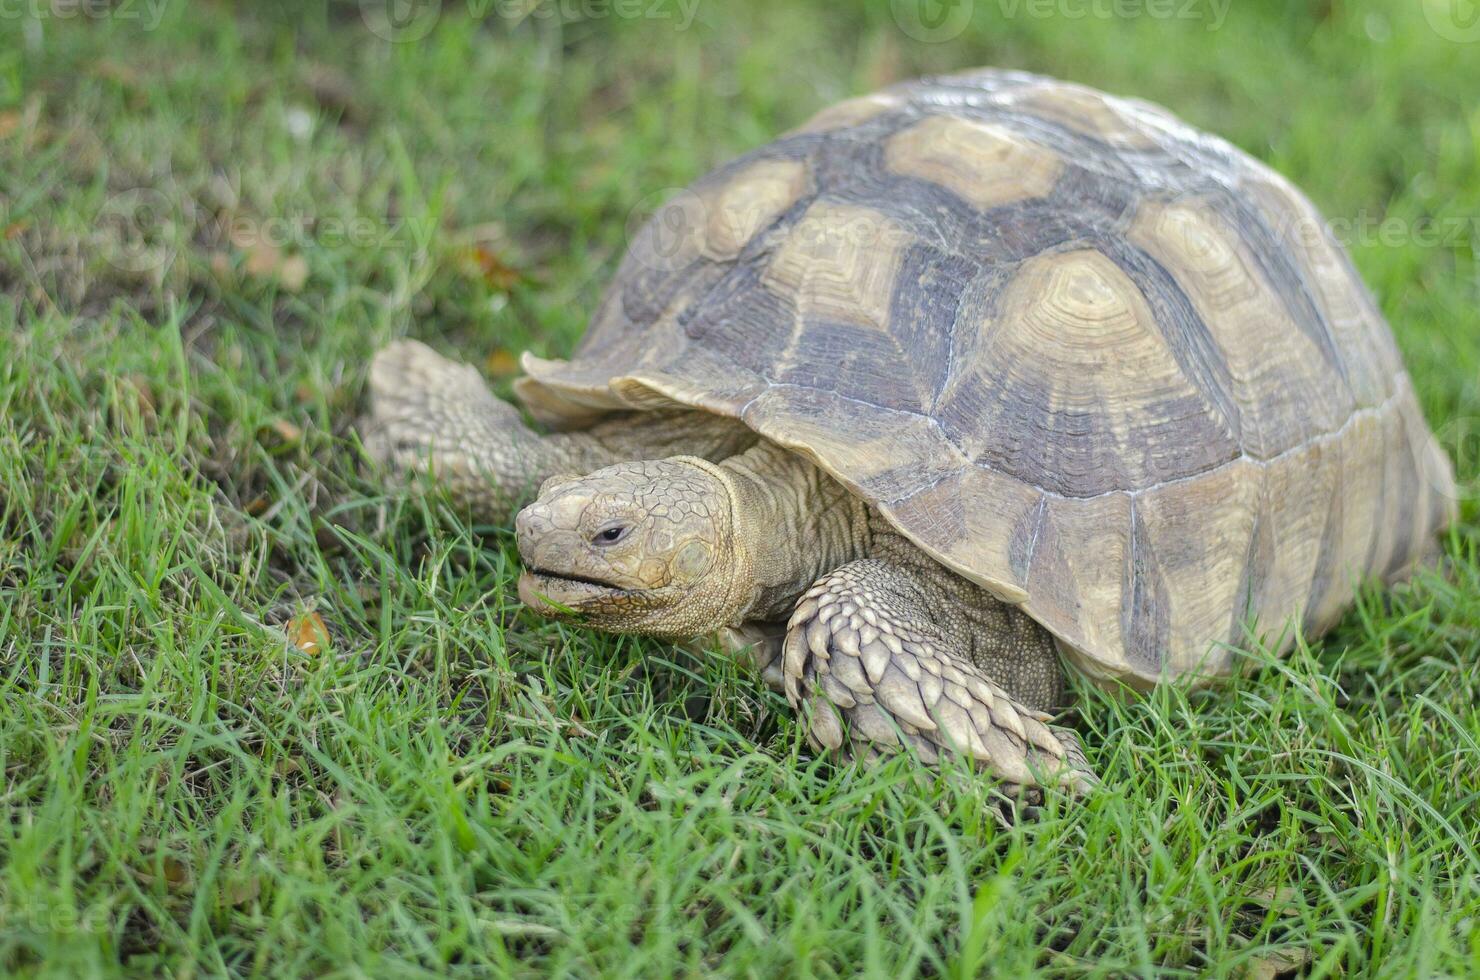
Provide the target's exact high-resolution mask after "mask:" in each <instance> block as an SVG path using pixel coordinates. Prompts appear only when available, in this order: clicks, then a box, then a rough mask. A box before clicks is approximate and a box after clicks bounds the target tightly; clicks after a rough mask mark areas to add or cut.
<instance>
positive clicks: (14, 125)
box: [0, 109, 21, 140]
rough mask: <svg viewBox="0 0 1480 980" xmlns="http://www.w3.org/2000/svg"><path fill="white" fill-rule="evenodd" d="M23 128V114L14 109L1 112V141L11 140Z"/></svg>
mask: <svg viewBox="0 0 1480 980" xmlns="http://www.w3.org/2000/svg"><path fill="white" fill-rule="evenodd" d="M20 128H21V114H20V113H19V112H16V111H15V110H14V109H8V110H6V111H5V112H0V140H3V139H9V138H10V137H11V136H12V135H14V134H15V131H16V130H17V129H20Z"/></svg>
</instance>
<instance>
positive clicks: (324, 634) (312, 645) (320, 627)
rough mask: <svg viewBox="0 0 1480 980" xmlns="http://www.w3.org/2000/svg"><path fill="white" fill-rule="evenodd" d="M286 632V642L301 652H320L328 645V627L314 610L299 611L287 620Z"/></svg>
mask: <svg viewBox="0 0 1480 980" xmlns="http://www.w3.org/2000/svg"><path fill="white" fill-rule="evenodd" d="M287 633H288V642H289V643H291V644H293V648H294V649H295V650H299V651H302V652H303V653H307V654H315V653H322V652H323V651H324V650H326V649H328V647H329V627H327V626H325V625H324V619H323V617H322V616H320V615H319V614H318V613H316V612H304V613H299V614H298V615H297V616H294V617H293V618H292V619H290V620H288V625H287Z"/></svg>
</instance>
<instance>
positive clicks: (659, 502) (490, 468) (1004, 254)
mask: <svg viewBox="0 0 1480 980" xmlns="http://www.w3.org/2000/svg"><path fill="white" fill-rule="evenodd" d="M522 367H523V369H524V377H522V378H520V379H519V380H518V381H517V382H516V394H517V395H518V397H519V399H520V400H521V401H522V402H523V403H524V405H525V406H526V407H527V409H528V411H529V413H530V414H531V416H532V417H533V418H534V419H535V420H536V421H537V422H538V423H541V424H542V425H543V426H544V428H545V433H544V434H538V433H537V432H536V431H535V430H534V429H532V428H530V427H529V426H527V425H526V424H525V422H524V421H523V419H522V417H521V414H520V412H519V411H518V410H517V409H516V408H515V407H513V406H512V405H510V404H509V403H507V402H504V401H501V400H499V399H497V398H495V397H494V396H493V395H492V394H490V393H489V391H488V389H487V388H486V386H485V385H484V383H483V382H482V380H480V377H479V375H478V373H477V372H476V371H475V370H474V369H472V368H470V367H466V366H460V365H458V364H456V363H454V362H452V361H450V360H447V359H445V358H443V357H442V356H441V355H438V354H436V353H434V352H433V351H432V350H431V349H430V348H428V347H425V346H423V345H421V344H419V343H417V342H414V341H400V342H397V343H394V344H392V345H391V346H389V347H387V348H385V349H384V350H382V351H381V352H380V353H379V354H378V355H377V356H376V357H375V359H374V361H373V363H372V365H371V369H370V378H369V389H370V409H369V412H368V414H367V416H366V418H365V420H364V422H363V423H362V431H363V434H364V441H365V444H366V446H367V449H368V451H369V453H370V454H371V455H372V456H373V457H374V458H376V459H378V460H380V461H381V462H382V463H384V464H385V465H386V466H387V467H388V468H389V470H390V471H392V473H393V474H394V475H395V476H397V478H399V479H401V480H405V479H408V478H412V477H416V476H417V475H423V476H424V475H426V474H432V475H433V476H434V477H435V479H436V481H437V482H439V483H441V484H443V485H444V486H445V487H446V491H447V492H448V493H450V494H451V496H452V497H453V499H454V500H456V501H457V502H459V503H461V504H462V505H464V506H466V507H468V508H469V509H471V510H472V511H473V512H474V513H475V514H476V515H477V516H479V517H481V518H483V519H486V520H490V521H493V522H503V523H507V521H508V520H509V518H510V517H511V516H512V515H513V514H514V510H515V507H516V505H517V504H518V503H519V502H520V501H521V500H523V499H526V496H527V494H528V493H529V492H531V491H534V490H536V488H537V494H536V497H535V499H534V502H532V503H530V504H529V505H528V506H526V507H524V508H523V509H522V510H519V511H518V514H517V518H516V520H515V530H516V533H517V541H518V549H519V554H520V556H521V559H522V561H523V564H524V566H525V570H524V572H523V574H522V575H521V577H520V580H519V586H518V590H519V596H520V598H521V600H522V601H523V602H524V603H526V604H527V605H528V606H530V607H531V608H533V609H534V610H536V611H537V612H539V613H542V614H545V615H549V616H556V617H563V618H568V619H574V620H579V621H581V622H584V623H587V624H589V625H590V626H592V627H594V628H597V629H604V630H610V631H616V632H622V633H632V634H644V635H649V636H656V637H663V638H670V639H675V640H676V639H682V638H691V637H704V636H711V635H714V636H718V637H719V638H720V641H721V643H722V644H723V645H724V646H725V647H726V648H728V649H731V650H736V651H746V652H748V654H749V656H750V657H751V658H752V659H753V661H754V663H755V665H756V667H757V668H758V669H759V670H760V671H761V674H762V676H763V677H764V678H765V679H766V680H767V682H769V683H770V684H772V685H774V686H779V687H780V688H782V689H783V690H784V691H785V694H786V697H787V699H788V700H789V702H790V703H791V705H792V706H793V708H795V709H796V710H797V711H798V712H799V714H800V716H801V718H802V719H803V724H804V726H805V728H806V731H807V736H808V739H809V741H810V742H811V744H812V745H813V746H814V748H815V749H817V750H818V751H831V752H836V753H839V754H840V755H842V756H844V757H848V756H852V757H857V758H860V759H865V760H869V759H877V758H880V757H886V756H889V755H892V754H895V753H898V752H901V751H910V752H913V753H914V755H915V756H916V758H918V760H920V761H921V762H922V763H924V764H927V765H929V764H934V763H937V762H938V761H939V760H941V759H942V758H943V757H946V756H948V755H955V756H959V755H961V754H964V755H965V756H968V757H969V758H970V759H971V760H973V761H974V762H975V763H976V764H978V766H979V767H980V768H981V769H983V770H985V771H986V772H987V773H988V774H990V775H994V776H997V777H1000V778H1001V779H1003V780H1005V781H1007V782H1009V783H1016V784H1019V785H1023V786H1045V785H1062V786H1066V787H1069V788H1070V789H1072V790H1082V789H1084V788H1086V787H1088V786H1089V785H1090V784H1091V783H1092V781H1093V778H1094V777H1093V774H1092V772H1091V770H1090V768H1089V766H1088V765H1087V764H1086V762H1085V758H1084V755H1083V753H1082V751H1081V749H1080V747H1079V745H1078V743H1077V740H1076V739H1075V736H1074V733H1073V732H1072V731H1069V730H1068V729H1067V728H1064V727H1056V726H1054V725H1053V724H1052V723H1051V722H1052V715H1051V714H1050V712H1052V711H1054V710H1055V709H1058V708H1061V707H1062V706H1063V702H1064V700H1065V698H1066V675H1065V668H1066V665H1067V666H1072V667H1074V668H1077V669H1078V670H1080V671H1081V672H1083V673H1084V674H1086V675H1088V677H1090V678H1091V679H1092V680H1094V681H1097V682H1100V683H1107V684H1121V685H1130V686H1132V687H1146V686H1149V685H1152V684H1156V683H1159V682H1162V681H1166V680H1171V679H1181V680H1182V681H1184V682H1187V683H1200V682H1203V681H1206V680H1209V679H1211V678H1215V677H1218V676H1220V675H1225V674H1229V673H1231V672H1233V671H1234V670H1235V668H1236V665H1237V664H1238V663H1239V662H1240V659H1239V658H1237V657H1236V655H1235V651H1236V650H1237V649H1238V648H1240V647H1241V646H1245V645H1248V644H1250V643H1263V644H1267V645H1268V647H1269V648H1270V649H1273V650H1275V651H1276V652H1280V651H1284V650H1286V649H1288V648H1289V646H1290V645H1291V643H1292V641H1293V639H1294V636H1295V635H1296V633H1297V632H1300V631H1303V633H1304V634H1305V635H1307V636H1314V635H1317V634H1319V633H1320V632H1321V631H1323V630H1325V629H1326V628H1328V627H1329V626H1331V625H1332V624H1333V622H1334V621H1336V619H1337V618H1338V617H1339V616H1340V615H1341V614H1342V612H1343V610H1345V609H1346V608H1347V606H1348V605H1349V603H1350V602H1351V601H1352V599H1353V597H1354V594H1355V590H1356V588H1357V587H1358V585H1359V584H1360V582H1361V581H1363V580H1371V579H1377V580H1384V581H1390V580H1393V579H1395V578H1396V577H1398V576H1400V575H1403V574H1405V573H1406V571H1407V570H1408V569H1409V568H1410V567H1411V566H1412V565H1413V564H1414V563H1415V562H1416V561H1417V560H1418V559H1419V558H1420V557H1421V555H1422V554H1423V553H1424V552H1425V549H1426V548H1428V547H1431V546H1432V545H1433V542H1434V538H1435V536H1436V534H1437V532H1438V531H1440V530H1441V529H1443V528H1444V527H1445V526H1446V525H1447V524H1448V523H1449V522H1450V521H1451V520H1452V517H1453V504H1452V501H1453V500H1454V493H1453V484H1452V472H1451V470H1450V467H1449V462H1448V460H1447V458H1446V457H1445V456H1444V454H1443V452H1442V451H1441V450H1440V449H1439V448H1438V445H1437V443H1436V441H1435V439H1434V438H1433V436H1432V434H1431V432H1430V430H1429V428H1428V427H1427V425H1426V423H1425V421H1424V418H1423V415H1422V412H1421V410H1420V408H1419V406H1418V404H1417V401H1416V399H1415V395H1414V391H1413V388H1412V386H1411V384H1410V381H1409V378H1408V375H1407V374H1406V372H1405V370H1404V366H1403V362H1402V360H1401V357H1400V355H1399V352H1398V350H1397V348H1396V346H1395V344H1394V341H1393V337H1392V335H1391V333H1390V331H1389V328H1388V326H1387V325H1386V323H1385V321H1384V319H1383V317H1382V315H1381V314H1380V313H1379V311H1378V309H1377V307H1376V305H1375V303H1374V301H1373V299H1372V298H1371V296H1370V295H1369V294H1368V292H1367V291H1366V289H1365V288H1364V286H1363V285H1362V283H1361V281H1360V279H1359V277H1358V275H1357V273H1356V271H1355V270H1354V267H1353V265H1352V263H1351V262H1350V260H1349V258H1348V257H1347V255H1346V254H1345V253H1344V251H1343V249H1342V248H1341V247H1340V245H1339V244H1338V243H1337V242H1336V241H1335V240H1334V239H1333V237H1332V236H1331V235H1330V234H1329V233H1328V230H1327V226H1326V225H1325V224H1324V223H1323V221H1322V220H1321V218H1320V216H1319V214H1318V213H1317V211H1316V209H1315V208H1314V206H1313V205H1312V204H1311V202H1310V201H1309V200H1308V199H1307V198H1306V197H1305V196H1304V195H1303V194H1302V193H1301V192H1299V191H1298V190H1297V189H1295V188H1294V187H1293V186H1292V185H1291V184H1290V183H1289V182H1287V181H1286V180H1285V179H1284V178H1282V177H1281V176H1280V175H1279V174H1277V173H1275V172H1274V171H1273V170H1271V169H1270V168H1269V167H1267V166H1265V165H1264V164H1262V163H1260V162H1259V161H1257V160H1255V159H1253V158H1252V157H1250V156H1248V155H1246V154H1244V153H1243V152H1241V151H1239V150H1237V149H1235V148H1234V147H1233V146H1231V145H1230V144H1228V143H1226V142H1224V141H1223V140H1221V139H1218V138H1216V137H1213V136H1210V135H1206V134H1204V133H1201V132H1199V131H1197V130H1195V129H1193V128H1191V127H1190V126H1188V125H1186V124H1184V123H1182V122H1180V121H1178V120H1177V119H1176V118H1174V117H1173V116H1172V115H1171V114H1170V113H1168V112H1167V111H1166V110H1165V109H1162V108H1159V107H1157V106H1154V105H1151V104H1148V103H1146V102H1143V101H1138V100H1132V99H1126V98H1118V97H1112V96H1109V95H1105V94H1102V93H1100V92H1098V91H1095V90H1093V89H1090V88H1087V87H1083V86H1080V85H1077V84H1070V83H1065V82H1060V81H1056V80H1052V79H1049V78H1044V77H1039V76H1035V75H1030V74H1025V73H1020V72H1012V71H1000V70H979V71H975V72H970V73H966V74H959V75H951V76H943V77H934V78H926V79H922V80H918V81H914V82H909V83H905V84H901V85H897V86H894V87H891V88H886V89H884V90H883V91H880V92H878V93H876V94H873V95H869V96H865V97H861V98H856V99H852V100H850V101H846V102H843V103H841V104H839V105H835V106H833V107H832V108H829V109H826V110H824V111H822V112H821V113H820V114H818V115H817V116H815V117H813V118H812V119H811V121H809V122H808V123H806V124H805V125H803V126H802V127H801V128H800V129H797V130H795V131H793V132H791V133H789V134H787V135H785V136H783V137H782V138H780V139H779V140H777V141H775V142H773V143H771V144H769V145H767V146H764V147H762V148H760V149H758V150H756V151H754V152H752V153H749V154H747V155H745V156H742V157H740V158H739V159H737V160H735V161H733V162H731V163H729V164H726V165H724V166H722V167H720V168H719V169H717V170H715V171H713V172H712V173H710V174H709V175H708V176H706V177H704V178H702V179H700V180H699V181H698V182H697V183H696V184H695V185H694V186H693V187H692V188H691V189H690V190H688V191H686V192H683V193H681V194H679V195H678V196H677V197H676V198H675V199H673V200H672V201H671V202H670V203H669V204H667V205H665V206H664V207H663V208H662V209H661V210H660V211H659V212H658V213H657V214H656V215H654V216H653V218H652V220H651V221H649V222H648V223H647V224H646V225H645V226H643V227H641V228H640V230H638V231H637V232H636V233H635V235H633V236H632V239H631V241H630V246H629V249H628V251H627V254H626V255H625V257H624V259H623V261H622V263H621V265H620V268H619V270H618V271H617V274H616V277H615V279H614V280H613V282H612V283H611V285H610V287H609V288H608V289H607V291H606V292H605V294H604V298H603V299H602V300H601V302H600V303H599V306H598V308H597V310H596V312H595V315H594V318H593V319H592V321H591V323H590V326H589V329H588V331H587V333H586V335H585V337H584V339H583V340H582V342H581V343H580V345H579V346H578V348H577V349H576V351H575V354H574V355H573V356H572V357H571V358H570V359H569V360H547V359H543V358H540V357H536V356H533V355H532V354H526V355H525V356H524V358H523V360H522ZM711 649H712V647H711Z"/></svg>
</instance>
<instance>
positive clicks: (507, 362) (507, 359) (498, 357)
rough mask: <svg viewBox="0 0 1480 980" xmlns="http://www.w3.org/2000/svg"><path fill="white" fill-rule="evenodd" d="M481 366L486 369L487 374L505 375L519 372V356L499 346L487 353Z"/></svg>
mask: <svg viewBox="0 0 1480 980" xmlns="http://www.w3.org/2000/svg"><path fill="white" fill-rule="evenodd" d="M483 366H484V367H485V368H486V369H487V370H488V373H489V374H494V375H499V376H501V377H507V376H509V375H514V374H518V373H519V358H518V357H517V356H516V355H515V354H514V352H513V351H511V350H505V349H504V348H502V347H500V348H499V349H498V350H496V351H494V352H493V353H492V354H489V355H488V359H487V360H486V361H484V362H483Z"/></svg>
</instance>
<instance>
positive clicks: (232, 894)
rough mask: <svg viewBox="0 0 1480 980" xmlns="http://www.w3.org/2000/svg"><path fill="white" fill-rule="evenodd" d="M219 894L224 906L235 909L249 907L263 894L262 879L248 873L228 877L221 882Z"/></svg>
mask: <svg viewBox="0 0 1480 980" xmlns="http://www.w3.org/2000/svg"><path fill="white" fill-rule="evenodd" d="M217 894H218V895H219V896H220V897H221V904H223V905H228V906H233V907H237V906H242V905H248V904H250V903H252V902H254V901H256V900H257V897H258V896H259V895H261V894H262V879H261V878H260V877H258V876H257V875H254V874H248V873H246V872H239V873H237V874H232V875H227V876H226V878H225V880H224V881H222V882H221V886H220V890H219V891H218V892H217Z"/></svg>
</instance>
